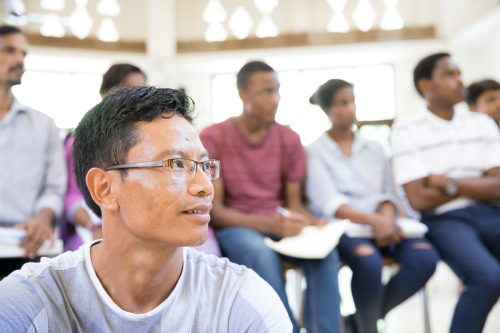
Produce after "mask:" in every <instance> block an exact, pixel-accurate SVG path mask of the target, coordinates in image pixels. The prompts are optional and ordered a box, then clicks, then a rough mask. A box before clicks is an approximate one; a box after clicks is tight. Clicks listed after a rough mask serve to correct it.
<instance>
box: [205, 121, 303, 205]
mask: <svg viewBox="0 0 500 333" xmlns="http://www.w3.org/2000/svg"><path fill="white" fill-rule="evenodd" d="M200 138H201V140H202V142H203V145H204V146H205V148H206V149H207V150H208V153H209V155H210V157H211V158H216V159H219V160H221V162H222V169H221V178H222V181H223V183H224V195H225V198H224V202H225V204H226V205H227V206H228V207H231V208H234V209H237V210H239V211H241V212H245V213H253V214H259V215H270V214H272V213H273V212H274V210H275V208H276V207H278V206H281V205H282V198H281V191H282V188H283V185H284V184H285V183H286V182H300V181H302V179H303V178H304V175H305V163H306V162H305V152H304V148H303V147H302V144H301V143H300V137H299V136H298V134H297V133H295V132H294V131H293V130H291V129H290V128H288V127H286V126H283V125H280V124H277V123H274V124H272V125H271V127H270V128H269V130H268V132H267V134H266V137H265V138H264V140H263V141H262V142H261V143H259V144H253V143H251V142H249V141H248V139H247V138H246V137H245V136H244V135H243V134H242V133H241V132H240V130H239V128H238V126H237V124H236V121H235V119H234V118H230V119H228V120H226V121H224V122H222V123H219V124H215V125H212V126H209V127H207V128H205V129H204V130H203V131H202V132H201V133H200Z"/></svg>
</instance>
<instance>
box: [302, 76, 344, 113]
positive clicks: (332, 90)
mask: <svg viewBox="0 0 500 333" xmlns="http://www.w3.org/2000/svg"><path fill="white" fill-rule="evenodd" d="M352 87H353V85H352V84H351V83H349V82H347V81H344V80H341V79H333V80H328V81H326V82H325V83H323V84H322V85H321V86H319V88H318V90H316V92H315V93H314V94H313V95H312V96H311V98H309V103H311V104H315V105H319V106H320V107H321V109H322V110H323V111H325V112H326V111H327V110H328V109H329V108H330V107H331V106H332V103H333V99H334V97H335V94H336V93H337V92H338V91H339V90H340V89H343V88H352Z"/></svg>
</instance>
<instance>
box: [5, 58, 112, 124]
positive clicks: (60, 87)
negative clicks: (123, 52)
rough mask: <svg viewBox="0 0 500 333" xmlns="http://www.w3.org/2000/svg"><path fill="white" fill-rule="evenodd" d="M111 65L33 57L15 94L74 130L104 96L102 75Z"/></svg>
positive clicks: (23, 101)
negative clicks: (100, 93) (102, 93)
mask: <svg viewBox="0 0 500 333" xmlns="http://www.w3.org/2000/svg"><path fill="white" fill-rule="evenodd" d="M109 65H110V63H109V62H108V61H105V60H98V59H82V58H66V57H64V58H63V57H50V56H37V55H30V56H29V57H28V58H27V59H26V68H27V70H26V72H25V73H24V76H23V78H22V84H21V85H18V86H15V87H14V89H13V92H14V94H15V96H16V97H17V98H18V99H19V101H20V102H21V103H23V104H25V105H27V106H30V107H32V108H34V109H36V110H38V111H41V112H43V113H46V114H47V115H49V116H50V117H52V118H53V119H54V121H55V122H56V125H57V126H58V127H59V128H64V129H68V128H73V127H75V126H76V125H78V122H79V121H80V119H81V118H82V117H83V115H84V114H85V113H86V112H87V111H88V110H89V109H90V108H91V107H92V106H94V105H95V104H97V103H98V102H99V101H100V100H101V97H100V96H99V88H100V85H101V80H102V73H103V72H104V71H105V70H106V68H107V67H108V66H109Z"/></svg>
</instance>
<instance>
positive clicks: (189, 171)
mask: <svg viewBox="0 0 500 333" xmlns="http://www.w3.org/2000/svg"><path fill="white" fill-rule="evenodd" d="M198 165H199V166H201V169H202V170H203V172H204V173H205V175H206V176H207V177H208V178H209V179H210V180H215V179H217V178H219V175H220V161H219V160H213V159H211V160H206V161H202V162H198V161H195V160H191V159H189V158H170V159H168V160H163V161H151V162H135V163H126V164H118V165H113V166H110V167H109V168H106V171H110V170H123V169H138V168H163V167H167V168H170V173H171V174H172V177H173V178H175V179H179V180H185V179H191V178H193V176H194V174H195V173H196V169H197V168H198Z"/></svg>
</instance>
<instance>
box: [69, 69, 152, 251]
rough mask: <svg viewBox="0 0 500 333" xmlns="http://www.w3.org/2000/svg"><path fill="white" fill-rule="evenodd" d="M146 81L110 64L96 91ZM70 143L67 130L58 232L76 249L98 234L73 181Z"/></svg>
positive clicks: (96, 221)
mask: <svg viewBox="0 0 500 333" xmlns="http://www.w3.org/2000/svg"><path fill="white" fill-rule="evenodd" d="M145 84H146V74H145V73H144V72H143V71H142V70H141V69H140V68H139V67H137V66H134V65H132V64H126V63H120V64H114V65H112V66H111V67H110V68H109V69H108V70H107V71H106V72H105V73H104V75H103V78H102V84H101V89H100V91H99V92H100V93H101V96H102V97H105V96H107V95H108V94H110V93H112V92H113V90H116V89H118V88H120V87H137V86H144V85H145ZM73 142H74V137H73V134H72V133H71V132H70V133H68V135H67V136H66V138H65V140H64V152H65V157H66V167H67V172H68V186H67V190H66V196H65V198H64V214H63V219H62V221H61V223H60V226H59V235H60V238H61V239H62V240H63V242H64V249H65V250H77V249H78V248H79V247H80V245H82V244H83V243H85V242H87V241H90V240H92V239H99V238H101V236H102V228H101V220H100V219H99V218H98V217H97V216H95V214H93V213H92V211H91V210H90V209H89V208H88V207H87V205H86V204H85V200H84V198H83V195H82V193H81V192H80V190H79V189H78V185H77V184H76V178H75V174H74V171H73Z"/></svg>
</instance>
